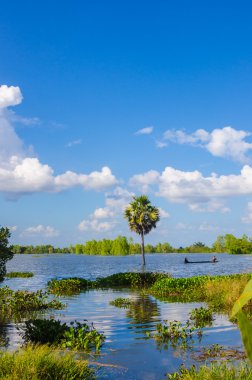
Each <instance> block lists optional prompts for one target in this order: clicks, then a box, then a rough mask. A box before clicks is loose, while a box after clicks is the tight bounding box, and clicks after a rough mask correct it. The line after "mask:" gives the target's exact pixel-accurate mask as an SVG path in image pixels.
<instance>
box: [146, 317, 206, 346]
mask: <svg viewBox="0 0 252 380" xmlns="http://www.w3.org/2000/svg"><path fill="white" fill-rule="evenodd" d="M195 334H197V336H198V338H201V336H202V330H200V329H197V328H196V326H194V325H193V324H191V322H190V321H186V323H185V324H182V322H180V321H167V320H165V321H164V323H158V324H157V325H156V331H155V332H154V333H151V332H148V333H147V336H148V337H149V338H154V339H155V340H156V341H157V343H158V345H159V346H163V347H164V348H168V347H169V345H171V346H172V347H173V348H175V347H181V348H187V347H188V343H189V341H191V340H192V338H193V336H194V335H195Z"/></svg>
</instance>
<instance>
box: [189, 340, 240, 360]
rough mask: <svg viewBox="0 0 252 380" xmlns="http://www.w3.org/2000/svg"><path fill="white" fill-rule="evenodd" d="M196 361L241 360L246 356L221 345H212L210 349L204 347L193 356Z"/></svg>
mask: <svg viewBox="0 0 252 380" xmlns="http://www.w3.org/2000/svg"><path fill="white" fill-rule="evenodd" d="M192 357H193V359H194V360H198V361H206V360H207V359H208V360H229V361H230V360H240V359H245V358H246V354H245V352H244V351H240V350H237V349H234V348H230V347H229V348H225V347H223V346H221V345H219V344H212V345H211V346H209V347H203V348H202V350H201V351H200V353H199V354H194V355H192Z"/></svg>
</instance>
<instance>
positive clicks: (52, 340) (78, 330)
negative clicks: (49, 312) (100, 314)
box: [20, 319, 105, 351]
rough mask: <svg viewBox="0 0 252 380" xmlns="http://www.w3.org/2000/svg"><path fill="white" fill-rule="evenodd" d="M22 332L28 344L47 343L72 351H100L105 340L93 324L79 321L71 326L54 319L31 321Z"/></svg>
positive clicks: (26, 323)
mask: <svg viewBox="0 0 252 380" xmlns="http://www.w3.org/2000/svg"><path fill="white" fill-rule="evenodd" d="M20 330H22V332H21V335H22V337H23V339H24V341H25V342H26V343H27V342H31V343H40V344H45V343H47V344H53V345H55V346H59V347H62V348H69V349H71V350H82V351H90V350H93V349H95V351H98V350H99V349H100V347H101V345H102V343H103V342H104V340H105V336H104V335H103V334H102V333H99V332H98V331H97V330H96V329H95V328H94V326H93V324H91V325H89V324H87V323H80V322H77V321H75V322H71V323H70V326H69V325H67V324H66V323H62V322H60V321H55V320H53V319H30V320H28V321H26V322H25V323H24V326H23V327H22V328H21V329H20Z"/></svg>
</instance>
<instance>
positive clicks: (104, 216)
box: [78, 186, 134, 232]
mask: <svg viewBox="0 0 252 380" xmlns="http://www.w3.org/2000/svg"><path fill="white" fill-rule="evenodd" d="M133 196H134V193H132V192H129V191H128V190H127V189H124V188H122V187H119V186H118V187H116V188H115V189H114V190H113V191H112V192H109V193H106V195H105V207H100V208H97V209H95V210H94V212H93V213H92V214H91V215H90V217H89V218H88V219H84V220H82V221H81V222H80V223H79V225H78V229H79V230H80V231H93V232H107V231H110V230H112V229H113V228H114V227H115V226H116V225H117V223H118V221H117V218H120V220H121V219H122V215H123V211H124V209H125V207H126V206H127V205H128V204H129V202H130V201H131V200H132V197H133ZM101 220H103V221H102V222H101Z"/></svg>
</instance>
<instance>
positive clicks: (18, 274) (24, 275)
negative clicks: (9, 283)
mask: <svg viewBox="0 0 252 380" xmlns="http://www.w3.org/2000/svg"><path fill="white" fill-rule="evenodd" d="M33 276H34V274H33V273H32V272H9V273H6V275H5V277H9V278H16V277H21V278H28V277H33Z"/></svg>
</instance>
